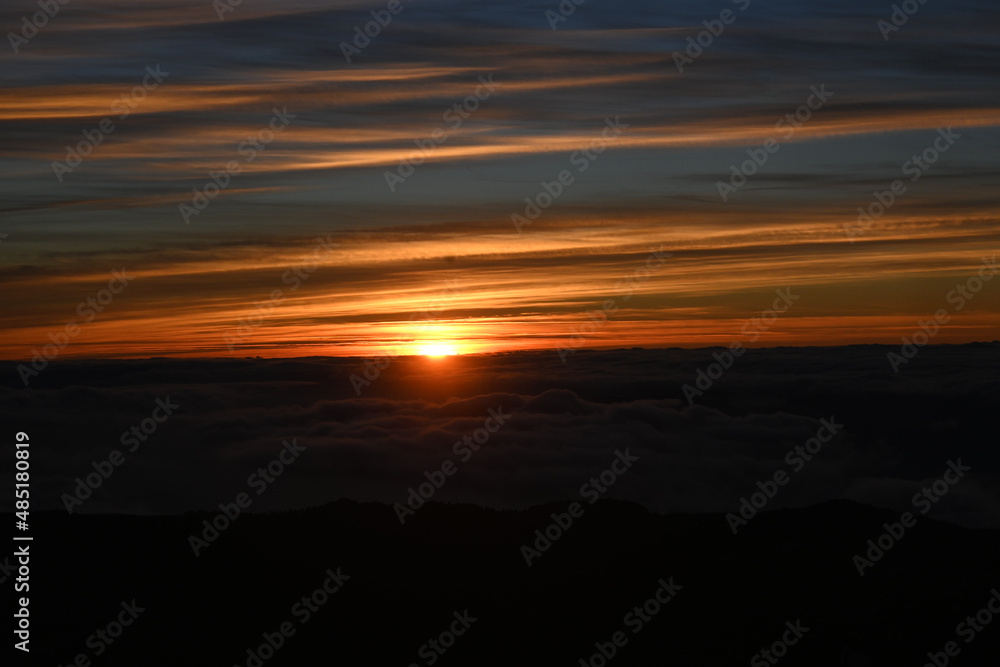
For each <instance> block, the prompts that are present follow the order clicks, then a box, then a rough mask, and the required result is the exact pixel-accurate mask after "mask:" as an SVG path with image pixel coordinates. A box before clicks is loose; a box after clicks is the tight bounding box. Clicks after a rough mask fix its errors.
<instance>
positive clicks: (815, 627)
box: [3, 500, 1000, 667]
mask: <svg viewBox="0 0 1000 667" xmlns="http://www.w3.org/2000/svg"><path fill="white" fill-rule="evenodd" d="M567 507H568V503H552V504H549V505H545V506H539V507H534V508H531V509H528V510H522V511H513V510H511V511H496V510H489V509H482V508H478V507H475V506H471V505H444V504H431V505H428V506H426V507H423V508H422V509H421V510H420V511H419V512H417V513H416V515H415V516H414V517H412V518H411V519H410V520H408V521H407V523H406V524H405V525H400V523H399V521H398V520H397V518H396V516H395V513H394V512H393V510H392V508H391V507H389V506H387V505H382V504H377V503H365V504H359V503H355V502H350V501H339V502H336V503H332V504H329V505H326V506H323V507H318V508H314V509H309V510H304V511H296V512H284V513H274V514H244V515H242V516H240V517H239V518H238V519H237V520H235V521H234V522H233V523H232V525H231V526H230V527H229V528H228V529H225V530H223V531H222V532H221V534H219V536H218V537H217V538H215V539H214V540H213V541H212V542H210V544H209V546H208V547H207V548H202V549H201V554H200V555H199V556H197V557H196V556H195V555H194V552H193V549H192V547H191V546H190V543H189V536H190V535H191V534H192V533H194V532H196V531H197V532H201V531H202V530H203V529H204V526H203V524H202V521H203V520H205V519H208V518H210V517H211V516H212V515H209V514H186V515H182V516H160V517H129V516H120V515H118V516H80V515H74V516H67V515H66V514H65V513H62V512H58V513H56V512H46V513H42V514H37V515H35V516H34V521H35V525H34V526H33V533H34V535H35V541H34V542H33V543H32V544H31V554H32V560H31V577H32V583H31V587H32V588H31V598H32V604H31V609H32V619H31V621H32V627H33V634H32V640H31V648H32V652H31V664H51V665H55V664H58V665H70V664H73V661H74V660H77V659H78V658H77V656H78V655H80V654H83V655H84V656H85V658H84V659H85V660H90V661H91V662H90V664H93V665H223V666H229V665H249V666H250V667H253V666H254V665H260V664H267V665H400V666H406V665H412V664H417V665H431V664H441V665H546V666H548V665H567V666H570V665H574V666H575V665H580V664H581V662H580V660H581V659H584V660H585V661H589V662H585V663H584V664H593V665H602V664H605V663H604V661H603V659H602V658H601V657H599V656H598V657H594V658H593V659H592V660H591V657H592V655H593V654H595V652H596V651H598V650H599V649H598V648H597V647H595V643H597V644H601V645H602V646H603V648H604V650H605V652H607V653H610V652H611V649H612V648H614V657H612V658H611V659H610V660H608V661H607V664H609V665H611V664H613V665H673V664H677V665H737V664H743V665H745V664H748V663H750V664H752V665H766V664H775V662H768V661H767V660H766V657H765V656H763V655H757V654H758V652H760V651H762V650H764V649H769V650H773V651H775V653H776V654H781V655H782V656H783V657H782V658H781V659H780V660H778V658H776V657H774V654H769V655H770V656H771V660H772V661H776V662H780V664H782V665H813V666H817V667H818V666H825V665H852V666H855V665H858V666H861V665H914V666H919V665H923V664H924V663H926V662H927V661H928V656H927V653H928V652H929V651H930V652H940V651H943V650H944V648H945V645H946V642H949V641H954V642H956V645H957V647H958V649H959V654H958V657H956V658H951V660H953V661H954V662H955V664H961V665H969V666H972V665H988V664H996V662H995V657H996V655H997V650H998V646H1000V619H998V622H996V623H995V625H994V626H992V627H991V626H989V625H986V626H980V627H982V631H981V632H978V631H977V632H975V633H974V634H973V636H972V637H971V639H970V637H969V635H970V633H972V631H971V630H970V629H969V626H965V630H964V632H963V634H962V635H960V634H958V632H959V631H960V630H957V626H959V624H960V623H961V622H963V620H964V619H965V618H966V617H967V616H970V615H971V616H975V615H976V613H977V612H978V611H979V610H981V609H982V608H984V607H986V605H987V602H988V601H989V600H990V598H991V595H992V594H991V590H993V589H996V588H997V587H998V586H1000V531H995V530H970V529H965V528H959V527H957V526H953V525H951V524H947V523H942V522H938V521H935V520H933V519H930V518H927V517H920V518H919V519H918V520H917V523H916V525H915V526H913V527H912V528H908V529H906V531H905V533H904V535H903V536H902V537H900V538H899V539H898V540H894V541H895V544H894V545H893V546H891V548H890V549H889V550H888V551H887V552H886V553H885V554H884V556H882V557H881V558H880V559H879V560H878V562H875V563H873V564H872V565H871V566H870V567H867V568H865V573H864V576H863V577H862V576H859V572H858V568H857V566H856V564H855V563H854V562H853V558H854V556H855V555H856V554H863V552H864V551H866V550H867V548H868V547H867V545H866V542H867V541H868V540H869V539H877V538H878V537H879V536H880V535H881V534H882V533H883V532H885V528H884V527H883V524H885V523H886V522H888V523H890V524H891V523H892V522H895V521H898V519H899V514H898V513H897V512H890V511H886V510H878V509H875V508H872V507H868V506H864V505H860V504H856V503H853V502H848V501H834V502H829V503H824V504H821V505H817V506H814V507H811V508H809V509H803V510H779V511H773V512H764V513H761V514H759V515H758V516H756V517H755V518H753V519H752V520H751V521H750V522H749V523H748V524H747V525H746V526H744V527H743V528H741V529H740V531H739V534H738V535H735V536H734V535H733V534H732V532H731V530H730V529H729V526H728V525H727V522H726V519H725V518H724V516H723V515H721V514H702V515H671V516H661V515H656V514H653V513H650V512H648V511H647V510H645V509H643V508H641V507H640V506H638V505H634V504H631V503H625V502H620V501H613V500H602V501H599V502H597V503H596V504H594V505H585V506H584V507H585V510H584V513H583V515H582V516H581V517H580V518H578V519H575V520H574V522H573V524H572V525H571V526H570V527H569V528H567V529H566V530H564V531H563V532H562V535H561V536H558V537H557V538H556V540H555V541H554V542H553V543H552V544H551V546H549V547H548V548H547V549H546V550H545V551H544V552H541V555H539V556H537V557H535V558H533V560H532V564H531V566H530V567H529V566H528V565H526V562H525V558H524V556H523V555H522V552H521V546H522V545H524V544H531V543H533V542H534V541H535V540H536V539H537V535H536V534H535V530H536V529H541V530H544V529H545V528H546V526H547V525H548V524H550V523H552V518H551V515H552V513H553V512H555V513H557V514H559V513H563V512H565V511H566V509H567ZM8 520H11V521H12V520H13V519H12V517H10V516H9V515H6V516H4V521H8ZM221 523H223V522H221V521H220V524H221ZM550 532H551V533H552V534H553V535H555V534H557V533H556V531H555V530H554V529H551V530H550ZM884 542H886V540H884ZM541 544H542V546H544V543H541ZM331 575H340V576H339V577H338V578H337V579H331ZM345 575H346V576H345ZM15 577H16V574H11V575H7V581H6V582H5V583H4V590H5V595H4V596H3V598H4V601H5V604H7V605H8V606H7V607H6V608H5V612H7V611H8V610H9V609H10V606H9V601H10V600H11V595H10V588H9V587H10V586H11V585H12V580H13V579H14V578H15ZM661 580H662V583H661ZM324 583H326V585H327V588H328V589H336V587H337V586H338V584H339V585H340V588H339V589H337V590H336V592H334V593H332V594H330V595H327V594H326V593H317V592H316V589H322V588H323V585H324ZM663 584H667V585H668V586H670V585H673V588H672V590H670V592H667V591H668V589H664V588H662V586H663ZM657 594H659V596H660V599H661V600H664V599H666V600H669V602H667V603H665V604H663V605H660V603H659V602H657V603H655V604H654V603H651V602H648V601H649V600H650V598H655V596H656V595H657ZM310 596H314V597H313V600H312V602H311V603H310V604H312V605H313V609H310V608H309V606H307V605H306V604H303V597H306V598H308V597H310ZM133 600H134V606H131V605H133ZM123 603H124V605H123ZM998 604H1000V603H998V602H994V607H996V606H997V605H998ZM637 605H638V606H644V605H645V606H646V610H645V611H642V610H640V611H641V612H642V613H636V612H635V611H634V609H635V607H636V606H637ZM130 606H131V608H130ZM657 608H658V609H657ZM123 610H124V611H123ZM650 612H652V613H650ZM456 613H457V614H456ZM644 615H645V618H643V616H644ZM133 616H135V618H134V620H133ZM5 617H6V618H8V619H9V618H10V615H9V613H5ZM119 618H120V620H123V621H127V622H128V623H129V625H128V626H127V627H124V628H123V630H122V631H121V633H120V635H119V636H118V638H113V637H112V635H113V634H117V633H118V627H117V626H115V625H114V622H115V621H116V620H119ZM456 619H462V620H456ZM472 619H475V620H472ZM109 624H111V625H112V627H111V628H108V625H109ZM283 624H285V625H284V627H285V629H286V632H287V634H288V635H289V636H288V637H287V638H284V639H279V638H278V637H277V635H275V634H274V633H276V632H280V630H281V627H282V625H283ZM789 628H796V630H795V632H792V631H791V630H789ZM806 628H808V629H807V630H806ZM452 629H453V630H455V631H456V632H459V631H460V632H461V634H460V635H459V636H457V637H455V638H454V642H453V643H452V641H451V639H452V638H451V637H450V636H448V635H447V634H445V636H444V637H441V634H442V633H446V632H447V631H449V630H452ZM98 630H104V632H105V634H104V635H103V637H105V638H107V639H108V640H111V643H108V642H106V641H105V639H104V638H102V636H101V635H98V634H96V633H97V631H98ZM618 632H620V633H622V634H620V635H618V636H617V637H618V640H619V643H620V644H621V646H620V647H613V645H612V644H611V643H610V642H612V641H613V638H614V637H615V633H618ZM796 633H798V634H801V638H799V637H797V634H796ZM265 634H268V635H270V637H271V639H272V644H278V645H279V648H278V649H277V651H275V652H273V655H272V654H271V653H272V652H271V651H269V649H268V648H264V649H263V651H262V653H263V657H264V658H267V659H266V660H262V661H258V658H256V657H254V656H253V655H252V654H251V653H259V652H260V646H261V645H262V644H264V643H265V641H266V638H265V636H264V635H265ZM8 636H9V635H8ZM783 638H784V639H788V640H790V641H794V645H790V646H788V647H787V651H786V650H785V648H784V647H783V646H781V645H780V642H781V641H782V639H783ZM432 639H433V640H436V641H440V642H442V643H443V644H449V645H450V646H449V647H448V648H445V647H444V646H443V645H442V644H435V646H438V647H440V648H439V649H438V650H435V648H434V647H433V646H432V645H430V644H429V643H428V642H429V641H430V640H432ZM967 640H969V641H967ZM775 642H779V645H778V646H777V647H773V645H774V644H775ZM248 649H249V650H250V651H251V653H248ZM98 652H99V653H100V654H99V655H98ZM442 653H443V654H442ZM942 656H943V654H942ZM78 664H87V663H86V662H79V663H78ZM942 664H943V663H942Z"/></svg>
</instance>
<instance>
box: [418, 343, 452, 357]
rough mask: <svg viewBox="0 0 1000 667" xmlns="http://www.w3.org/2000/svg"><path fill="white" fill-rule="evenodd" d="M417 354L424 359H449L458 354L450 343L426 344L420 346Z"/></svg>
mask: <svg viewBox="0 0 1000 667" xmlns="http://www.w3.org/2000/svg"><path fill="white" fill-rule="evenodd" d="M417 354H422V355H423V356H425V357H450V356H453V355H456V354H458V350H457V349H455V346H454V345H451V344H450V343H428V344H426V345H421V346H420V348H419V350H418V351H417Z"/></svg>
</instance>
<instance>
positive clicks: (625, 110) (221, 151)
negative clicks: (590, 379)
mask: <svg viewBox="0 0 1000 667" xmlns="http://www.w3.org/2000/svg"><path fill="white" fill-rule="evenodd" d="M220 3H221V0H220V2H216V3H215V4H213V3H211V2H208V1H207V0H198V1H189V0H184V1H180V0H178V1H170V0H153V1H149V2H132V3H120V2H108V1H106V0H95V1H92V2H87V3H85V4H84V3H78V2H76V1H72V2H69V3H67V4H65V5H60V8H59V10H58V13H57V14H56V15H54V16H52V17H51V18H48V19H47V21H46V24H45V25H43V26H42V27H41V28H40V29H38V30H37V34H36V32H33V31H31V30H30V29H26V28H24V25H25V24H24V23H23V22H22V17H24V16H31V15H32V14H34V13H36V12H37V11H38V5H36V4H35V3H33V2H23V1H20V0H18V1H17V2H6V3H4V5H3V7H2V8H0V27H2V28H3V32H4V34H5V35H6V37H5V39H4V40H3V43H0V87H2V94H0V140H2V145H3V146H4V150H3V156H2V158H0V284H2V288H3V290H4V293H5V294H7V295H8V299H7V303H6V307H5V308H4V314H3V331H4V333H3V337H2V340H0V358H3V359H10V360H24V359H31V358H32V357H33V356H36V355H38V354H39V353H40V352H42V350H43V348H44V346H45V345H56V346H57V347H58V350H57V351H55V352H56V353H57V354H58V356H61V357H64V358H73V357H85V358H99V357H123V358H130V357H150V356H204V357H244V356H263V357H300V356H318V355H332V356H371V355H379V354H414V353H425V352H436V353H452V352H460V353H467V352H503V351H510V350H540V351H544V350H549V351H556V350H559V349H560V348H562V349H566V348H567V347H572V349H581V348H619V347H704V346H714V345H729V344H730V343H732V342H733V341H741V343H742V344H744V345H746V346H748V347H754V346H777V345H792V346H805V345H839V344H849V343H898V342H899V341H900V340H901V337H902V336H909V335H912V333H913V332H914V330H915V329H918V328H919V326H920V324H919V323H920V322H922V321H926V319H927V318H928V317H931V316H933V315H934V313H935V312H936V311H937V310H939V309H946V310H947V311H948V313H949V321H948V322H947V324H946V325H944V326H941V327H940V330H939V331H937V332H936V333H935V337H934V339H935V342H942V343H964V342H970V341H990V340H994V339H995V338H997V336H996V331H997V326H998V325H1000V315H998V312H1000V287H998V285H997V284H996V283H990V282H985V284H983V285H980V286H981V288H982V289H981V291H975V292H974V294H973V296H974V298H972V297H970V298H964V297H963V299H962V301H963V307H962V308H961V309H960V310H959V309H956V308H955V307H954V306H955V298H954V292H953V290H955V289H956V287H957V286H960V285H968V284H969V283H968V282H967V281H968V280H969V279H970V277H974V276H977V275H983V274H981V273H980V271H981V269H982V268H983V267H984V262H985V261H986V260H989V259H990V258H992V257H994V256H995V252H996V248H997V247H998V243H997V241H998V236H1000V234H998V231H997V222H998V203H1000V198H998V189H997V177H998V175H1000V169H998V165H997V158H996V155H997V149H998V146H1000V132H998V126H1000V92H998V91H1000V88H998V86H997V72H1000V51H998V50H997V48H996V47H997V41H998V39H1000V38H998V36H997V31H996V27H997V25H998V18H1000V9H998V7H997V6H996V4H995V3H993V2H986V1H981V2H972V1H961V2H947V3H946V2H944V1H943V0H928V1H927V2H926V3H924V4H923V5H920V6H919V9H917V11H916V12H914V13H913V15H912V16H908V17H906V20H905V23H904V22H902V19H901V18H900V17H899V16H897V23H898V24H899V25H896V24H893V23H892V20H893V19H892V16H891V15H892V12H893V10H892V6H891V3H879V2H876V3H871V2H860V1H855V0H850V1H847V2H837V3H829V2H816V1H813V0H810V1H809V2H805V3H796V4H795V5H794V6H789V5H788V3H779V2H765V1H764V0H739V1H738V2H728V1H726V2H722V1H719V2H676V3H669V5H664V4H663V3H660V2H652V1H629V2H621V3H617V2H616V3H614V4H612V3H601V2H599V1H598V0H589V1H588V2H585V3H583V4H580V5H579V6H576V8H575V10H574V11H573V12H572V13H571V14H569V15H565V16H564V15H561V14H559V7H560V5H559V3H557V2H537V1H534V0H532V1H529V2H516V1H506V2H495V1H486V2H476V3H460V2H457V1H454V0H415V1H412V2H411V1H409V0H403V2H402V3H401V4H399V5H393V8H395V9H397V10H398V13H396V14H390V13H388V10H387V9H386V7H387V3H360V2H337V1H334V2H330V1H326V2H320V1H301V2H278V1H277V0H243V2H242V3H240V4H239V5H235V6H231V5H224V4H220ZM567 6H569V5H568V4H567V3H563V7H567ZM371 12H375V14H376V16H382V17H390V19H391V20H388V21H387V23H386V25H384V26H376V25H375V24H372V25H371V26H369V30H370V31H371V33H373V34H374V35H375V36H374V37H371V38H370V39H369V40H368V41H367V42H364V41H363V40H361V39H360V38H359V39H358V42H357V44H355V43H354V42H353V40H355V37H356V35H357V34H359V33H360V32H361V31H363V30H364V29H365V25H366V24H367V23H369V22H371V21H373V20H374V19H373V17H372V14H371ZM723 20H725V21H728V22H725V23H724V22H723ZM880 20H881V21H883V23H882V24H881V27H880V24H879V21H880ZM383 21H385V19H384V18H383ZM706 22H707V24H706ZM886 26H891V28H887V27H886ZM356 27H357V28H358V32H357V33H356V31H355V28H356ZM376 27H377V29H376ZM896 28H898V29H896ZM710 30H711V31H714V32H717V33H718V34H717V35H713V34H711V32H709V31H710ZM699 33H701V35H699ZM689 38H690V39H691V40H697V39H701V40H702V45H701V46H699V45H698V44H697V42H696V41H692V42H689V41H688V40H689ZM692 44H694V46H692ZM345 45H348V46H345ZM681 54H683V55H681ZM348 60H350V62H348ZM484 82H485V83H484ZM477 94H478V97H477ZM456 105H457V107H456ZM809 105H812V106H811V108H810V106H809ZM796 113H798V114H799V116H798V117H797V118H796V116H795V115H794V114H796ZM789 114H792V116H791V119H792V120H788V115H789ZM779 121H780V122H782V124H781V125H778V123H779ZM81 142H82V147H80V145H81ZM417 142H419V143H420V144H422V145H423V146H424V147H425V148H424V149H421V150H418V143H417ZM91 144H96V145H91ZM935 146H936V147H935ZM67 147H71V148H70V149H69V150H68V149H67ZM72 147H78V148H79V152H82V153H87V154H86V155H80V156H79V157H78V156H77V155H75V154H69V155H68V153H69V152H70V151H71V150H74V149H73V148H72ZM754 156H756V157H757V162H755V163H754V162H751V163H747V161H748V160H752V159H753V158H754ZM929 157H931V158H933V159H929ZM411 158H412V159H413V162H418V163H419V164H404V163H402V161H404V160H410V159H411ZM914 158H916V159H917V160H921V162H919V163H918V162H915V161H914ZM747 165H749V166H747ZM921 165H922V166H921ZM734 170H735V171H741V170H742V171H741V173H740V175H739V176H735V175H733V172H734ZM213 174H214V179H215V182H214V183H213V180H212V179H213ZM743 178H745V182H744V181H743V180H742V179H743ZM560 179H561V180H560ZM896 181H899V182H898V183H897V184H896V185H897V192H895V193H894V192H892V188H893V184H894V182H896ZM216 184H220V185H221V187H218V188H217V187H216ZM208 194H210V195H211V197H208V196H207V195H208ZM879 198H880V199H881V203H879ZM890 198H891V200H890ZM526 200H527V201H526ZM531 202H534V204H532V203H531ZM534 206H537V207H538V208H533V207H534ZM859 207H860V208H863V209H866V210H870V211H872V212H873V213H875V215H873V216H872V217H871V218H870V219H869V220H864V221H863V224H862V225H859V224H858V223H859V212H858V209H859ZM880 209H882V210H883V212H882V213H881V214H878V211H879V210H880ZM114 272H118V275H119V276H121V277H119V278H115V277H114V276H115V273H114ZM987 273H988V271H987ZM990 275H992V274H990ZM789 290H790V291H789ZM776 291H778V292H776ZM776 294H779V296H776ZM780 294H786V295H793V296H789V298H788V299H787V300H786V302H783V306H785V307H783V309H782V311H781V312H780V313H771V314H770V315H769V314H768V313H767V311H768V309H771V308H776V306H775V304H776V303H778V301H776V299H779V298H780ZM11 297H13V298H11ZM88 299H90V300H92V301H90V302H88ZM762 313H764V315H765V317H766V319H767V320H769V322H768V324H767V325H766V326H763V327H761V326H758V325H756V324H751V325H750V326H751V331H753V332H755V335H748V334H747V333H746V332H747V329H746V327H747V326H748V323H750V322H753V321H754V320H753V318H755V317H756V318H759V317H760V316H761V314H762ZM574 336H575V337H574ZM50 350H51V348H50ZM50 356H51V355H50ZM553 356H554V355H553Z"/></svg>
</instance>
